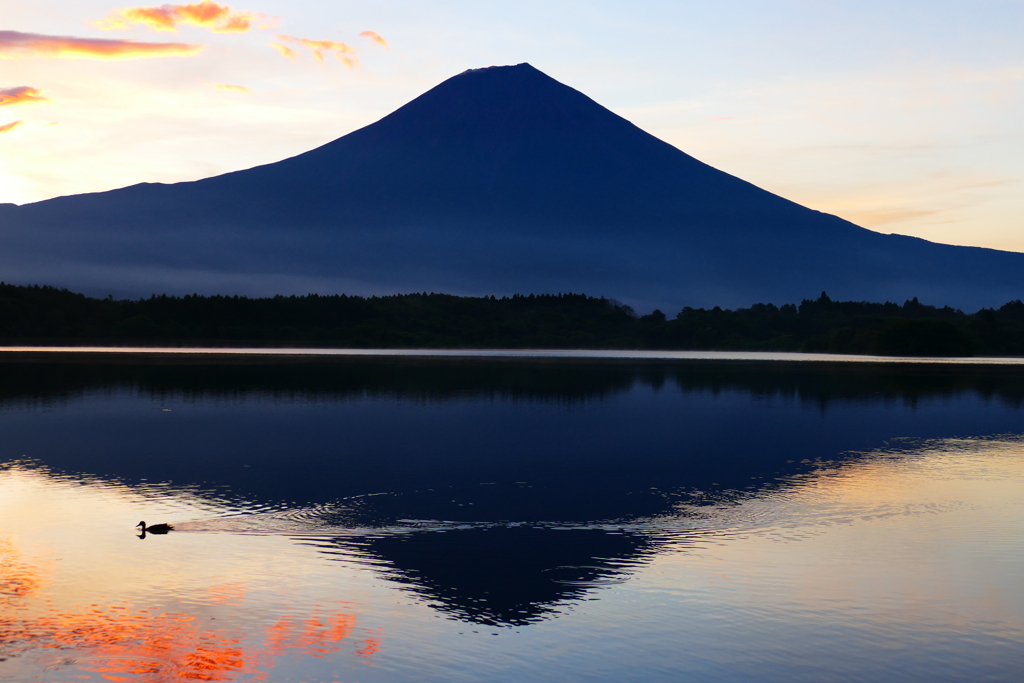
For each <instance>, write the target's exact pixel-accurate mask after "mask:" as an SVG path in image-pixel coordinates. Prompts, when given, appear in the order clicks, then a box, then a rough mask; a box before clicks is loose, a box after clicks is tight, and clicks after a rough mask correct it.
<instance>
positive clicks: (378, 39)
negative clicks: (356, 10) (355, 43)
mask: <svg viewBox="0 0 1024 683" xmlns="http://www.w3.org/2000/svg"><path fill="white" fill-rule="evenodd" d="M359 37H360V38H369V39H370V40H372V41H373V42H375V43H377V44H378V45H380V46H381V47H382V48H384V49H385V50H390V49H391V48H390V47H388V41H386V40H384V39H383V38H381V36H380V34H379V33H377V32H376V31H363V32H362V33H360V34H359Z"/></svg>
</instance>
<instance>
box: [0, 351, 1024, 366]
mask: <svg viewBox="0 0 1024 683" xmlns="http://www.w3.org/2000/svg"><path fill="white" fill-rule="evenodd" d="M14 354H20V355H37V354H39V355H49V354H53V355H54V356H59V355H65V354H66V355H72V354H79V355H88V356H101V355H103V356H116V355H128V356H134V357H139V356H146V355H152V356H160V357H166V356H175V355H180V356H218V355H219V356H236V357H237V356H257V357H259V356H264V357H266V356H269V357H296V356H298V357H302V356H305V357H321V358H332V357H341V358H374V357H376V358H478V359H479V358H495V359H502V358H523V359H553V360H554V359H588V360H657V361H759V362H765V361H769V362H799V363H887V364H888V363H909V364H938V365H1024V358H1022V357H987V356H964V357H934V356H869V355H854V354H835V353H801V352H796V351H650V350H643V351H637V350H596V349H594V350H591V349H374V348H362V349H337V348H288V347H283V348H252V347H141V346H7V347H0V358H4V359H10V356H11V355H14Z"/></svg>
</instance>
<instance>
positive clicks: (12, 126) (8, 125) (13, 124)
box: [0, 121, 25, 133]
mask: <svg viewBox="0 0 1024 683" xmlns="http://www.w3.org/2000/svg"><path fill="white" fill-rule="evenodd" d="M23 123H25V122H24V121H11V122H10V123H5V124H3V125H2V126H0V133H7V132H10V131H12V130H14V129H15V128H17V127H18V126H20V125H21V124H23Z"/></svg>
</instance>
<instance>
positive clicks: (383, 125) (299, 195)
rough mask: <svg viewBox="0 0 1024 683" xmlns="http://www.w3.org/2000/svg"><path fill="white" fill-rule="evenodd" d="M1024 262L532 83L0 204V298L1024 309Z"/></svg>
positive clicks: (493, 76) (507, 76)
mask: <svg viewBox="0 0 1024 683" xmlns="http://www.w3.org/2000/svg"><path fill="white" fill-rule="evenodd" d="M1022 272H1024V255H1022V254H1016V253H1009V252H997V251H993V250H984V249H973V248H965V247H951V246H947V245H938V244H933V243H929V242H925V241H923V240H917V239H913V238H908V237H899V236H888V235H881V234H878V233H874V232H871V231H868V230H865V229H863V228H859V227H857V226H855V225H853V224H851V223H848V222H846V221H843V220H841V219H839V218H836V217H834V216H829V215H827V214H822V213H819V212H816V211H813V210H810V209H807V208H805V207H802V206H800V205H798V204H795V203H793V202H790V201H787V200H785V199H783V198H781V197H778V196H776V195H773V194H771V193H768V192H765V191H764V190H761V189H759V188H757V187H755V186H753V185H751V184H749V183H746V182H744V181H742V180H740V179H738V178H735V177H733V176H730V175H728V174H726V173H723V172H721V171H718V170H716V169H714V168H711V167H710V166H707V165H706V164H703V163H701V162H699V161H697V160H696V159H694V158H692V157H690V156H688V155H687V154H685V153H683V152H681V151H679V150H678V149H676V148H675V147H672V146H671V145H668V144H667V143H664V142H662V141H660V140H658V139H657V138H655V137H653V136H651V135H649V134H647V133H645V132H644V131H642V130H640V129H639V128H637V127H636V126H634V125H632V124H631V123H629V122H628V121H626V120H625V119H622V118H621V117H619V116H617V115H615V114H614V113H612V112H610V111H608V110H607V109H605V108H603V107H601V106H600V105H598V104H597V103H595V102H593V101H592V100H590V99H589V98H587V97H586V96H585V95H583V94H581V93H579V92H577V91H576V90H573V89H571V88H569V87H567V86H565V85H562V84H560V83H558V82H557V81H555V80H553V79H551V78H549V77H548V76H546V75H544V74H543V73H541V72H539V71H537V70H536V69H534V68H533V67H531V66H529V65H527V64H520V65H517V66H511V67H491V68H487V69H476V70H471V71H467V72H465V73H463V74H460V75H458V76H455V77H453V78H451V79H449V80H447V81H445V82H444V83H442V84H440V85H439V86H437V87H436V88H434V89H432V90H430V91H428V92H427V93H425V94H424V95H422V96H420V97H418V98H416V99H415V100H413V101H412V102H410V103H408V104H407V105H405V106H403V107H401V108H400V109H398V110H396V111H395V112H393V113H392V114H390V115H388V116H386V117H384V118H383V119H381V120H380V121H378V122H377V123H374V124H372V125H370V126H367V127H365V128H362V129H360V130H357V131H355V132H353V133H351V134H349V135H346V136H344V137H342V138H340V139H338V140H335V141H334V142H331V143H328V144H326V145H324V146H322V147H319V148H317V149H314V150H312V151H310V152H307V153H305V154H301V155H299V156H296V157H293V158H291V159H286V160H284V161H280V162H277V163H274V164H268V165H265V166H260V167H257V168H253V169H248V170H245V171H239V172H235V173H228V174H225V175H222V176H217V177H214V178H208V179H206V180H201V181H197V182H192V183H177V184H173V185H162V184H142V185H136V186H132V187H128V188H123V189H121V190H115V191H112V192H103V193H95V194H89V195H78V196H73V197H62V198H58V199H53V200H49V201H45V202H39V203H36V204H31V205H26V206H23V207H13V206H10V205H6V206H0V279H6V280H7V281H14V282H29V281H31V282H47V283H53V284H60V285H65V286H69V287H73V288H76V289H84V290H86V291H89V292H90V293H94V294H100V295H102V294H106V293H114V294H116V295H119V296H120V295H138V294H148V293H150V292H164V291H167V292H175V293H182V292H191V291H202V292H215V291H219V292H225V293H248V294H273V293H279V292H280V293H292V292H297V293H303V292H306V291H320V292H336V291H346V292H349V293H358V294H370V293H391V292H395V291H423V290H430V291H448V292H452V293H459V294H492V293H494V294H503V293H512V292H527V291H537V292H540V291H545V292H557V291H585V292H587V293H590V294H595V295H605V296H610V297H615V298H619V299H622V300H624V301H626V302H627V303H631V304H634V305H636V306H637V307H638V308H640V309H650V308H652V307H655V306H658V307H661V308H664V309H666V310H667V311H669V312H674V311H675V310H678V308H680V307H681V306H683V305H715V304H720V305H723V306H735V305H746V304H749V303H752V302H754V301H762V300H771V301H776V302H779V303H781V302H784V301H794V300H799V299H801V298H803V297H805V296H812V295H816V294H817V293H818V292H820V291H821V290H823V289H826V290H828V291H829V292H830V294H832V295H833V296H834V297H841V298H844V299H845V298H848V299H859V298H864V299H894V300H902V299H904V298H910V297H913V296H919V297H921V298H922V299H923V300H927V301H933V302H936V303H950V304H952V305H956V306H962V307H965V308H978V307H980V306H983V305H995V304H1000V303H1003V302H1005V301H1007V300H1009V299H1015V298H1019V297H1021V296H1024V276H1022V275H1021V273H1022Z"/></svg>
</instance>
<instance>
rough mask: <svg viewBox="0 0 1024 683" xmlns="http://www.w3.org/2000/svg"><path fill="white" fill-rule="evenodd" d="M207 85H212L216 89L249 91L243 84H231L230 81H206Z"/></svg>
mask: <svg viewBox="0 0 1024 683" xmlns="http://www.w3.org/2000/svg"><path fill="white" fill-rule="evenodd" d="M207 85H212V86H213V87H214V88H216V89H217V90H226V91H228V92H242V93H246V94H248V93H249V92H250V90H249V89H248V88H246V87H245V86H244V85H231V84H230V83H208V84H207Z"/></svg>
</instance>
